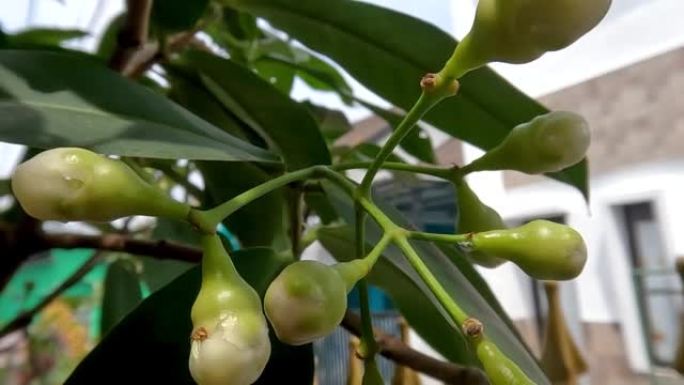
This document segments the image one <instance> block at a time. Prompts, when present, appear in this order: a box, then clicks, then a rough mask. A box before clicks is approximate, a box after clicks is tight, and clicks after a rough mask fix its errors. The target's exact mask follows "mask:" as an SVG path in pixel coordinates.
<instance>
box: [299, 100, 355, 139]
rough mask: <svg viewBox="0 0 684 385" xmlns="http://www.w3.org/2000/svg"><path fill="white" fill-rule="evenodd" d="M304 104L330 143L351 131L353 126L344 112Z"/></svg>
mask: <svg viewBox="0 0 684 385" xmlns="http://www.w3.org/2000/svg"><path fill="white" fill-rule="evenodd" d="M302 104H303V105H304V106H306V108H307V109H308V110H309V111H310V112H311V115H312V116H313V117H314V118H315V119H316V121H317V122H318V128H319V129H320V130H321V132H322V133H323V137H325V139H326V140H327V141H328V143H332V142H334V141H335V139H337V138H339V137H340V136H342V135H344V134H346V133H347V132H349V130H351V128H352V125H351V123H349V120H348V119H347V116H346V115H345V114H344V113H343V112H342V111H339V110H331V109H329V108H325V107H321V106H318V105H315V104H313V103H311V102H304V103H302Z"/></svg>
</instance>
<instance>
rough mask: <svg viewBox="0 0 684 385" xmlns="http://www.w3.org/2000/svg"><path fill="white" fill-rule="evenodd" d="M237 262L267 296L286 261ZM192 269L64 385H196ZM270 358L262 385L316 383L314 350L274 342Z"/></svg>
mask: <svg viewBox="0 0 684 385" xmlns="http://www.w3.org/2000/svg"><path fill="white" fill-rule="evenodd" d="M233 260H234V262H235V265H236V267H237V269H238V271H239V272H240V274H241V275H242V276H243V277H244V278H245V279H246V280H247V281H248V282H249V283H250V284H252V285H254V286H255V287H257V288H258V291H260V293H261V294H262V295H263V290H264V289H265V283H264V282H266V279H265V278H264V277H270V279H272V278H273V277H275V275H276V274H277V273H278V272H279V271H280V270H281V269H282V268H283V267H284V263H286V260H285V259H283V257H282V256H279V255H277V254H275V253H273V251H271V250H269V249H264V248H260V249H254V250H244V251H238V252H236V253H235V254H234V256H233ZM200 274H201V273H200V269H199V268H193V269H191V270H190V271H188V272H187V273H185V274H183V275H182V276H180V277H179V278H177V279H176V280H174V281H173V282H171V283H170V284H169V285H167V286H166V287H164V288H163V289H161V290H159V291H157V292H156V293H154V294H152V295H151V296H150V297H148V298H147V299H146V300H145V301H143V303H142V304H140V306H138V307H137V308H136V309H135V310H134V311H133V312H131V313H130V314H129V315H128V316H127V317H126V318H125V319H124V320H123V321H121V322H120V323H119V324H118V325H117V326H116V327H115V328H114V329H112V331H111V332H110V333H109V334H107V336H105V338H104V339H103V340H102V341H101V342H100V343H99V344H98V345H97V346H96V347H95V349H93V351H92V352H91V353H90V354H89V355H88V356H87V357H86V358H85V359H84V360H83V361H82V362H81V364H80V365H79V366H78V367H77V368H76V369H75V370H74V372H73V373H72V374H71V376H70V377H69V379H68V380H67V381H66V385H91V384H99V383H111V384H127V383H129V384H165V385H194V384H195V383H194V381H193V380H192V378H191V377H190V373H189V371H188V356H189V354H190V343H189V336H190V333H191V330H192V324H191V321H190V308H191V306H192V304H193V302H194V300H195V296H196V295H197V292H198V291H199V286H200ZM271 337H272V338H271V344H272V353H271V359H270V360H269V363H268V365H267V366H266V370H265V371H264V373H263V374H262V376H261V378H260V379H259V380H258V381H257V382H256V384H260V385H276V384H282V383H283V379H284V378H286V379H287V383H291V384H311V383H312V382H313V351H312V348H311V345H304V346H298V347H293V346H286V345H283V344H281V343H280V342H278V341H277V339H275V338H274V337H273V336H271Z"/></svg>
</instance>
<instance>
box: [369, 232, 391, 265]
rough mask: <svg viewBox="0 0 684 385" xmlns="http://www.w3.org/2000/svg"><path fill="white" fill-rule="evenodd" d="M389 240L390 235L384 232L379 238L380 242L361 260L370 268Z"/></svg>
mask: <svg viewBox="0 0 684 385" xmlns="http://www.w3.org/2000/svg"><path fill="white" fill-rule="evenodd" d="M391 241H392V235H391V234H390V233H385V235H383V236H382V238H380V242H378V243H377V244H376V245H375V247H373V250H371V251H370V253H368V255H366V256H365V257H364V258H363V260H364V261H366V262H367V264H368V266H369V268H370V269H372V268H373V266H375V263H376V262H378V259H380V257H381V256H382V253H383V251H385V249H386V248H387V246H388V245H389V244H390V242H391Z"/></svg>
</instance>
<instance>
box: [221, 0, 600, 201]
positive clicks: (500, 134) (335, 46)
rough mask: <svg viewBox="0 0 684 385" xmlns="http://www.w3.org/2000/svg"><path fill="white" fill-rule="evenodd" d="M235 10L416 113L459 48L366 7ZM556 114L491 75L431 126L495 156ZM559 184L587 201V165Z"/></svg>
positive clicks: (278, 4) (440, 109) (475, 80)
mask: <svg viewBox="0 0 684 385" xmlns="http://www.w3.org/2000/svg"><path fill="white" fill-rule="evenodd" d="M229 3H230V4H231V5H232V6H234V7H236V8H238V9H240V10H243V11H247V12H250V13H252V14H253V15H256V16H259V17H262V18H264V19H266V20H268V21H269V22H270V23H271V24H272V25H274V26H275V27H276V28H280V29H281V30H283V31H285V32H286V33H288V34H289V35H290V36H291V37H293V38H295V39H297V40H299V41H301V42H302V43H304V44H305V45H306V46H308V47H309V48H311V49H313V50H315V51H318V52H320V53H322V54H324V55H326V56H328V57H330V58H331V59H333V60H334V61H335V62H337V63H338V64H340V65H341V66H342V67H343V68H344V69H345V70H347V71H348V72H349V73H350V74H351V75H352V76H354V77H355V78H356V79H357V80H359V81H360V82H361V83H363V84H364V85H366V86H367V87H368V88H370V89H371V90H372V91H374V92H376V93H377V94H378V95H380V96H382V97H384V98H385V99H387V100H388V101H390V102H392V103H393V104H394V105H396V106H398V107H400V108H402V109H404V110H408V109H409V108H410V107H411V106H412V105H413V103H414V102H415V101H416V99H417V97H418V95H419V93H420V88H419V81H420V79H421V77H422V76H423V75H424V74H426V73H429V72H437V71H439V70H440V69H441V68H442V65H443V64H444V62H445V61H446V59H447V58H448V57H449V56H450V55H451V53H452V52H453V50H454V47H455V45H456V41H455V40H454V39H453V38H452V37H451V36H449V34H447V33H446V32H444V31H442V30H440V29H438V28H436V27H434V26H432V25H430V24H428V23H426V22H423V21H421V20H418V19H416V18H413V17H411V16H408V15H404V14H401V13H398V12H395V11H391V10H388V9H385V8H382V7H378V6H375V5H372V4H368V3H365V2H361V1H339V0H336V1H319V0H299V1H289V0H232V1H230V2H229ZM546 112H548V111H547V109H546V108H544V107H543V106H541V105H540V104H539V103H537V102H536V101H534V100H533V99H531V98H529V97H527V96H526V95H524V94H523V93H521V92H520V91H518V90H517V89H515V88H514V87H513V86H511V85H510V84H509V83H507V82H506V81H505V80H504V79H503V78H501V77H500V76H498V75H497V74H495V73H494V72H493V71H492V70H490V69H489V68H482V69H479V70H477V71H473V72H471V73H470V74H468V75H466V76H465V77H464V78H463V79H461V89H460V91H459V95H458V96H456V97H454V98H450V99H447V100H445V101H444V102H442V103H441V104H440V105H439V106H437V107H436V108H435V109H434V110H432V111H431V112H430V113H429V114H428V115H427V116H426V120H427V121H428V122H429V123H431V124H432V125H434V126H435V127H437V128H439V129H441V130H443V131H444V132H446V133H449V134H450V135H453V136H455V137H458V138H461V139H463V140H465V141H467V142H470V143H472V144H474V145H476V146H479V147H481V148H484V149H489V148H492V147H494V146H495V145H497V144H498V143H499V142H500V141H501V140H502V139H503V138H504V137H505V136H506V134H508V132H509V131H510V130H511V129H513V127H514V126H516V125H517V124H520V123H523V122H527V121H529V120H530V119H532V118H533V117H535V116H537V115H541V114H544V113H546ZM552 176H553V177H555V178H557V179H559V180H561V181H564V182H567V183H569V184H571V185H573V186H575V187H577V188H578V189H579V190H580V191H582V193H583V194H585V195H586V194H587V168H586V163H581V164H579V165H576V166H573V167H572V168H570V169H568V170H565V171H562V172H560V173H556V174H552Z"/></svg>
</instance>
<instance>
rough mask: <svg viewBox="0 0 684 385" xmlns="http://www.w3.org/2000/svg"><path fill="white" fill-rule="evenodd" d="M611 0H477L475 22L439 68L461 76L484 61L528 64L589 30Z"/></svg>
mask: <svg viewBox="0 0 684 385" xmlns="http://www.w3.org/2000/svg"><path fill="white" fill-rule="evenodd" d="M610 3H611V0H554V1H548V0H480V1H479V2H478V5H477V11H476V14H475V21H474V23H473V26H472V28H471V30H470V32H468V35H466V37H464V38H463V41H461V43H460V44H459V45H458V46H457V47H456V50H455V51H454V54H453V56H452V57H451V59H449V62H447V65H446V66H445V68H444V69H443V70H442V74H443V75H447V76H448V77H452V78H456V79H458V78H460V77H461V76H463V75H464V74H465V73H467V72H468V71H470V70H473V69H475V68H477V67H480V66H482V65H484V64H486V63H488V62H492V61H500V62H507V63H527V62H530V61H532V60H534V59H536V58H538V57H540V56H541V55H543V54H544V53H546V52H548V51H556V50H559V49H562V48H565V47H567V46H569V45H570V44H572V43H573V42H574V41H576V40H577V39H579V38H580V37H581V36H582V35H584V34H585V33H587V32H589V31H590V30H591V29H592V28H594V26H596V24H598V23H599V22H600V21H601V19H603V17H604V16H605V14H606V13H607V12H608V8H609V7H610Z"/></svg>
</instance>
